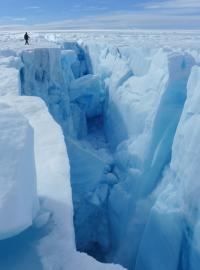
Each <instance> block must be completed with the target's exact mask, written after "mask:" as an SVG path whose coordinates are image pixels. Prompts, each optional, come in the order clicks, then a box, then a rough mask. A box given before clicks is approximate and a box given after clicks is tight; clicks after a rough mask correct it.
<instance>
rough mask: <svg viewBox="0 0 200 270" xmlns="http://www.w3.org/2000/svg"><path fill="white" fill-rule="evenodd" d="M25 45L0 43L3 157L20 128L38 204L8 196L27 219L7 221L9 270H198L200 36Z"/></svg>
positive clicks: (4, 247)
mask: <svg viewBox="0 0 200 270" xmlns="http://www.w3.org/2000/svg"><path fill="white" fill-rule="evenodd" d="M19 36H20V33H15V34H13V36H10V35H8V34H4V35H3V37H2V40H3V41H2V42H3V48H2V49H1V50H0V78H1V80H0V82H1V83H0V114H1V119H2V120H1V121H0V124H1V125H2V129H5V123H10V126H11V127H10V126H9V125H7V127H8V128H11V129H10V131H9V132H10V133H9V132H8V133H5V135H4V134H2V137H1V138H2V140H4V139H5V136H6V139H5V141H2V143H1V144H0V149H1V152H6V153H7V152H8V150H4V149H7V148H6V147H11V148H10V150H9V151H11V152H13V153H15V151H16V150H15V148H16V147H17V146H18V145H20V141H19V140H20V138H21V137H20V136H25V135H24V134H23V129H22V128H20V129H19V128H18V129H17V132H18V136H17V138H15V140H12V136H11V134H12V132H13V130H12V128H14V127H15V126H14V123H15V121H17V123H19V125H20V127H22V126H24V127H26V130H27V132H29V133H30V134H29V133H28V135H26V136H27V140H29V144H27V143H26V141H25V140H26V137H23V139H24V142H23V143H24V144H22V145H23V147H24V148H23V151H25V150H24V149H25V147H27V149H26V151H28V152H27V155H28V158H27V160H26V162H25V164H29V166H30V167H31V169H29V171H28V175H29V176H30V177H28V180H29V184H28V183H26V182H25V184H26V185H27V184H28V189H27V190H26V189H25V188H24V187H23V186H22V183H24V182H23V181H25V178H26V177H27V170H26V168H27V167H26V168H25V166H24V167H23V164H24V161H23V160H22V159H21V158H19V156H18V157H16V158H15V161H16V160H18V161H19V162H22V164H20V165H18V164H14V165H15V166H16V167H14V169H16V170H17V169H18V166H22V170H20V173H21V174H19V176H18V177H13V180H15V182H16V184H17V185H19V187H18V192H20V193H19V194H20V199H21V200H22V201H23V202H28V203H25V204H24V203H21V201H20V200H19V199H18V198H16V199H15V200H14V197H15V196H17V192H16V191H12V189H10V190H9V192H10V195H9V196H10V197H9V196H6V199H7V200H8V203H9V205H10V206H12V207H13V210H12V209H11V211H10V213H11V218H13V214H12V213H14V212H15V208H17V209H18V210H20V207H22V211H20V213H21V214H20V215H19V214H17V213H16V214H17V215H18V216H19V217H20V218H21V220H19V222H20V223H19V224H18V223H17V222H10V221H9V220H8V221H6V220H5V219H4V218H1V219H3V220H5V222H3V223H1V224H0V228H3V231H2V230H1V229H0V238H1V239H4V240H2V241H0V268H3V269H5V270H6V269H20V270H21V269H27V267H28V268H30V267H32V268H30V269H41V270H42V269H47V270H48V269H61V270H62V269H63V270H64V269H72V270H73V269H87V270H89V269H122V268H123V267H124V268H125V269H129V270H157V269H159V270H198V269H199V267H200V246H199V240H200V239H199V235H200V233H199V230H200V229H199V228H200V225H199V224H200V216H199V199H198V198H199V196H198V193H199V183H198V182H199V181H198V171H199V169H198V168H199V166H198V163H199V149H198V148H199V147H198V137H199V127H198V121H199V108H198V101H199V87H200V68H199V59H200V58H199V50H198V44H197V40H198V37H199V33H198V31H197V32H192V31H191V32H190V31H188V32H186V31H183V32H176V31H175V32H167V31H166V32H165V31H163V32H157V31H155V32H153V31H151V32H145V31H141V32H140V31H132V32H124V33H122V32H120V31H119V32H112V31H110V32H108V33H102V32H101V31H99V32H75V33H73V32H62V33H60V32H57V33H34V34H33V40H34V43H33V45H31V46H30V47H29V48H26V49H24V48H23V47H22V45H20V43H19V41H18V40H17V39H18V37H19ZM175 37H177V38H175ZM12 39H14V40H15V41H16V42H15V44H14V42H13V43H12ZM10 113H12V119H11V118H10ZM19 120H20V122H18V121H19ZM15 132H16V131H15ZM7 138H9V140H10V142H12V144H11V145H9V144H7V143H8V142H9V140H8V139H7ZM5 142H6V143H5ZM28 147H29V148H28ZM8 154H9V152H8ZM1 161H2V162H6V163H8V164H9V168H10V167H12V166H13V165H12V162H14V161H13V160H12V158H10V156H9V155H8V156H2V159H0V164H1ZM2 164H3V163H2ZM2 166H3V165H1V167H2ZM5 169H6V168H5ZM23 169H24V171H23ZM3 172H4V171H3V170H2V177H4V176H3ZM9 173H11V172H10V171H9V170H8V171H7V175H8V176H9V177H10V175H9ZM0 175H1V174H0ZM14 175H16V174H14ZM2 179H5V178H2ZM7 184H8V183H7ZM0 185H1V190H2V189H3V190H5V188H6V187H5V186H4V182H3V181H0ZM23 185H24V184H23ZM23 192H24V196H27V198H23V196H22V195H23ZM1 194H2V193H1ZM0 198H2V197H0ZM0 201H1V200H0ZM17 203H18V204H19V206H18V205H17ZM5 207H6V206H4V201H3V200H2V201H1V211H0V216H1V215H2V217H3V215H5V214H6V213H7V211H5ZM25 207H26V211H25V210H24V208H25ZM22 213H23V214H22ZM11 225H12V226H13V227H10V226H11ZM11 245H12V246H14V252H13V253H14V255H12V256H13V261H15V265H14V266H13V264H12V260H10V259H8V258H9V256H8V254H9V247H10V246H11ZM18 246H22V247H23V246H26V247H27V248H26V250H24V249H23V248H18V249H17V248H15V247H18ZM92 257H93V258H92ZM30 261H32V266H30V265H29V264H30ZM22 265H23V267H22ZM119 265H121V266H119Z"/></svg>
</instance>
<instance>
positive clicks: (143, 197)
mask: <svg viewBox="0 0 200 270" xmlns="http://www.w3.org/2000/svg"><path fill="white" fill-rule="evenodd" d="M88 48H89V52H90V55H91V56H92V57H91V59H92V63H93V65H94V72H98V73H99V74H101V75H100V76H101V77H102V79H103V80H104V81H105V84H106V85H107V87H108V89H109V94H110V101H109V105H108V112H107V121H106V123H107V124H106V128H105V129H106V134H107V138H108V141H109V143H110V145H111V148H112V149H113V151H114V153H115V167H114V172H115V174H116V175H117V177H118V179H120V182H119V183H118V184H116V185H115V186H114V187H113V189H112V190H111V194H110V196H109V203H108V204H109V219H110V220H109V224H110V227H111V234H112V240H111V245H112V248H111V252H110V254H109V253H108V254H109V255H108V256H107V259H108V260H109V259H110V260H114V261H117V262H120V263H122V264H123V265H125V266H126V267H127V268H128V269H138V270H144V269H192V268H191V267H199V263H198V260H199V257H198V256H199V255H198V252H197V249H198V247H197V244H196V243H197V240H195V241H194V243H195V244H192V243H193V240H191V238H192V237H191V235H193V232H192V229H191V228H193V225H194V224H193V225H191V220H190V225H189V226H188V225H187V224H188V222H186V220H185V217H184V214H183V211H184V210H183V207H182V206H183V205H185V207H186V208H191V207H190V202H191V201H194V199H193V200H191V198H190V199H189V198H186V196H183V195H181V193H182V192H181V191H180V188H179V186H177V184H175V183H176V182H177V181H178V182H179V185H182V184H183V182H184V180H182V179H180V178H178V179H179V180H177V181H176V179H177V176H176V174H177V170H178V168H179V170H180V168H182V169H181V170H183V171H184V172H185V171H186V170H187V169H186V168H187V165H186V163H184V162H181V160H182V159H183V158H184V159H185V158H186V157H185V156H187V158H188V159H191V155H187V151H186V150H185V151H186V153H185V152H184V147H181V146H179V147H178V148H177V147H176V150H174V147H175V146H174V145H175V144H176V140H177V142H179V145H180V143H181V141H182V140H183V138H184V137H185V136H186V133H187V132H188V136H189V132H190V130H191V128H192V125H194V122H193V123H192V124H191V126H190V127H188V129H186V128H185V130H184V131H182V135H178V134H179V127H180V125H181V123H182V117H183V116H184V112H183V116H182V117H181V115H182V111H183V108H184V110H185V107H184V104H185V100H186V98H187V82H188V78H189V76H190V73H191V68H192V66H193V65H194V64H195V61H194V59H193V58H192V57H191V56H190V55H188V54H187V53H184V52H181V53H180V52H173V51H171V50H167V49H160V50H155V49H150V50H149V52H148V50H147V49H144V52H143V53H141V50H142V49H141V48H138V49H137V47H135V49H134V50H133V51H131V52H130V48H129V47H126V46H121V47H114V46H113V47H112V46H110V47H108V46H105V44H101V45H96V44H95V45H94V43H89V45H88ZM96 52H97V54H96ZM136 52H138V54H137V57H136V56H135V53H136ZM99 55H100V56H99ZM194 73H195V72H194V71H193V72H192V74H193V75H191V76H192V78H193V82H194V81H197V78H196V77H197V75H196V77H195V75H194ZM194 77H195V78H194ZM190 85H191V78H190V82H189V86H188V87H189V91H190V92H193V91H194V90H190V89H191V86H190ZM193 88H194V87H193ZM197 88H198V87H197ZM188 102H189V96H188V99H187V102H186V106H187V103H188ZM180 117H181V120H180ZM177 126H178V130H177ZM122 130H123V132H122ZM186 130H187V132H186ZM177 136H180V137H179V139H176V137H177ZM174 138H175V142H174V144H173V141H174ZM182 144H183V145H185V147H188V144H189V141H188V142H186V141H185V140H184V142H183V141H182ZM172 145H173V147H172ZM179 149H181V150H182V152H181V153H182V154H180V155H181V158H177V159H176V160H177V168H176V169H175V170H173V171H172V172H171V173H169V172H167V173H166V176H165V177H164V179H162V175H163V172H164V169H165V167H166V166H167V165H168V164H169V163H170V160H171V156H172V162H173V154H174V152H176V153H178V152H180V150H179ZM172 151H173V154H172ZM184 153H185V154H184ZM194 156H195V155H194ZM192 160H193V159H192ZM188 162H189V161H188ZM191 163H192V164H193V165H194V167H196V165H195V162H193V161H191V162H190V164H191ZM171 164H173V163H171ZM194 167H193V168H194ZM187 175H188V179H190V181H191V178H192V179H193V181H195V182H196V177H195V176H193V173H191V174H189V172H187ZM165 178H166V179H171V182H173V191H172V187H171V185H172V184H169V185H167V186H166V185H165V184H161V187H162V188H163V195H160V192H161V190H162V188H161V187H160V184H159V183H160V182H161V183H165V182H166V181H167V180H165ZM168 181H169V180H168ZM168 181H167V182H168ZM188 183H189V181H188ZM158 186H159V188H158V189H157V187H158ZM186 189H187V194H188V196H189V197H190V196H192V194H193V192H190V190H189V189H188V188H186ZM196 190H197V189H196ZM159 195H160V196H159ZM157 198H160V199H158V201H159V202H160V204H159V202H158V201H157ZM161 198H162V199H161ZM169 198H171V200H172V202H171V203H169ZM161 201H162V202H161ZM163 201H165V204H164V206H163ZM181 201H182V202H181ZM155 202H156V203H155ZM180 204H181V205H182V206H181V207H179V206H178V205H180ZM194 205H195V206H194ZM197 205H198V202H197V201H195V203H193V207H194V208H195V207H197ZM157 206H158V208H156V207H157ZM171 208H173V210H172V209H171ZM178 208H179V209H178ZM161 209H162V210H161ZM184 212H185V211H184ZM194 212H195V211H194ZM191 215H192V214H191V211H190V218H191ZM195 215H196V214H195ZM197 224H198V222H197ZM196 226H197V228H198V225H196ZM197 230H198V229H197ZM196 235H198V233H197V234H195V236H196ZM190 245H191V246H195V248H194V249H193V248H192V250H195V251H191V252H192V254H193V255H192V256H194V259H192V261H193V262H192V265H193V266H191V259H190V258H191V255H190ZM151 251H153V252H152V253H151ZM194 265H195V266H194ZM194 269H195V268H194Z"/></svg>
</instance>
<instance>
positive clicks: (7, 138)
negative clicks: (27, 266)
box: [0, 101, 39, 240]
mask: <svg viewBox="0 0 200 270" xmlns="http://www.w3.org/2000/svg"><path fill="white" fill-rule="evenodd" d="M0 130H1V134H0V152H1V155H0V187H1V188H0V220H1V222H0V240H2V239H6V238H9V237H12V236H15V235H17V234H19V233H21V232H22V231H24V230H25V229H27V228H28V227H30V226H31V225H32V224H33V220H34V218H35V217H36V214H37V212H38V210H39V202H38V198H37V190H36V170H35V157H34V138H33V129H32V127H31V126H30V124H29V123H28V121H27V119H26V118H25V117H24V116H23V115H22V114H20V113H19V112H18V111H16V110H15V109H13V108H12V107H10V106H8V105H7V104H6V103H3V102H2V101H1V103H0Z"/></svg>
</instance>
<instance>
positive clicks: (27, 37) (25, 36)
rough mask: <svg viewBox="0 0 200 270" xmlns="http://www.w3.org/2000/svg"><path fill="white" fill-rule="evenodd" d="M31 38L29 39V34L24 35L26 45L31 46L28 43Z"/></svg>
mask: <svg viewBox="0 0 200 270" xmlns="http://www.w3.org/2000/svg"><path fill="white" fill-rule="evenodd" d="M29 38H30V37H29V35H28V33H27V32H26V33H25V35H24V40H25V41H26V42H25V45H29V42H28V40H29Z"/></svg>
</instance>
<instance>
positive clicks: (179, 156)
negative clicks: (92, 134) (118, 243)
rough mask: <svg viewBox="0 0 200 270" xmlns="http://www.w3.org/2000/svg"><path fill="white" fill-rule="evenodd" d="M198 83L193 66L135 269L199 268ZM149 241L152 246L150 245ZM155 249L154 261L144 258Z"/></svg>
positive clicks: (151, 254)
mask: <svg viewBox="0 0 200 270" xmlns="http://www.w3.org/2000/svg"><path fill="white" fill-rule="evenodd" d="M199 86H200V69H199V67H197V66H196V67H194V68H193V69H192V73H191V76H190V79H189V82H188V94H187V100H186V103H185V106H184V109H183V114H182V116H181V119H180V122H179V125H178V128H177V132H176V135H175V138H174V142H173V146H172V159H171V163H170V167H169V169H167V171H166V173H165V175H164V178H163V184H162V185H161V186H160V187H159V188H158V191H157V192H158V197H157V199H156V202H155V204H154V206H153V208H152V210H151V213H150V216H149V219H148V223H147V226H146V229H145V234H144V236H143V239H142V243H141V247H140V250H139V255H138V260H137V265H136V269H157V268H159V269H179V268H178V267H180V266H181V267H182V268H181V269H198V268H199V265H200V250H199V246H198V242H199V236H198V231H199V205H200V204H199V196H198V191H199V181H198V174H199V173H198V168H199V166H198V162H199V146H198V145H199V144H198V137H199V108H198V107H199V106H198V104H199V98H200V97H199ZM152 231H153V232H154V234H153V235H154V239H152V236H151V235H152V233H150V232H152ZM152 240H153V241H154V245H151V243H152ZM160 245H161V246H162V247H160ZM147 250H148V251H147ZM158 252H159V253H161V256H159V257H158V256H157V259H156V260H152V259H148V260H147V258H150V257H151V258H153V257H155V254H157V253H158ZM144 258H145V260H144ZM168 258H171V259H170V260H169V259H168ZM146 261H148V264H146V263H145V262H146Z"/></svg>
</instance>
